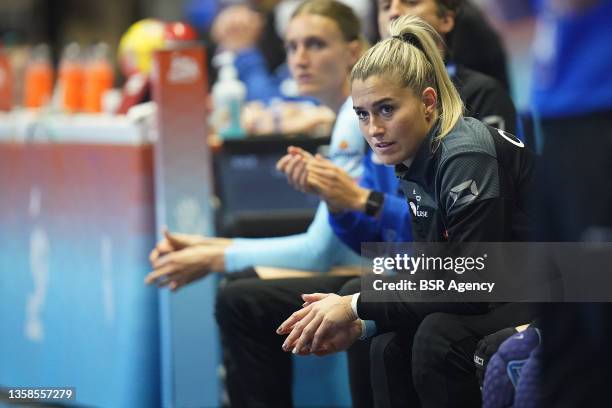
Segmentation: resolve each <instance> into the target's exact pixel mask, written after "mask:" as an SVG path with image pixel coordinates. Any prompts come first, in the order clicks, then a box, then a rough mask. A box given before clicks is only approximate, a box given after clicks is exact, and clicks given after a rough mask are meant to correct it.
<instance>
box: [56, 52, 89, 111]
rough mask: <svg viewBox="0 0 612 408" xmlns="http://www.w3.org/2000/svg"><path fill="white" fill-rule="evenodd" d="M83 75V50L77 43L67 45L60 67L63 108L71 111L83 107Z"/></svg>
mask: <svg viewBox="0 0 612 408" xmlns="http://www.w3.org/2000/svg"><path fill="white" fill-rule="evenodd" d="M83 76H84V69H83V64H82V62H81V50H80V47H79V45H78V44H77V43H71V44H68V46H66V48H65V49H64V53H63V55H62V60H61V61H60V69H59V78H58V86H59V102H60V107H61V109H62V110H64V111H66V112H70V113H74V112H79V111H81V110H82V108H83Z"/></svg>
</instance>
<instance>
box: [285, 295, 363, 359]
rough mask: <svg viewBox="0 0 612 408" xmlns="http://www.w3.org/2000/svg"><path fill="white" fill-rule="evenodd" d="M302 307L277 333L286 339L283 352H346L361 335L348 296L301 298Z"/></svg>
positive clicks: (319, 353)
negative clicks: (283, 335)
mask: <svg viewBox="0 0 612 408" xmlns="http://www.w3.org/2000/svg"><path fill="white" fill-rule="evenodd" d="M302 299H303V300H304V302H305V303H304V307H303V308H302V309H300V310H298V311H296V312H295V313H293V314H292V315H291V316H290V317H289V318H288V319H287V320H285V321H284V322H283V323H282V324H281V325H280V327H279V328H278V329H277V331H276V332H277V333H278V334H281V335H282V334H287V333H289V336H288V337H287V339H286V340H285V342H284V344H283V350H285V351H292V352H293V353H295V354H301V355H306V354H316V355H319V356H322V355H326V354H331V353H335V352H338V351H341V350H346V349H347V348H348V347H350V345H351V344H353V343H354V342H355V340H357V339H358V338H359V336H360V335H361V321H360V320H359V319H357V318H356V316H355V314H354V313H353V310H352V308H351V296H338V295H335V294H331V293H328V294H323V293H313V294H307V295H302Z"/></svg>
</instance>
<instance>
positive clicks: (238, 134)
mask: <svg viewBox="0 0 612 408" xmlns="http://www.w3.org/2000/svg"><path fill="white" fill-rule="evenodd" d="M214 62H215V65H217V66H218V67H219V77H218V79H217V82H215V84H214V85H213V88H212V97H213V103H214V111H213V116H212V118H211V121H212V125H213V126H214V127H215V128H216V130H217V133H218V134H219V136H220V137H221V138H222V139H237V138H242V137H244V136H245V132H244V129H243V128H242V126H241V124H240V113H241V111H242V106H243V105H244V101H245V99H246V92H247V91H246V86H245V85H244V84H243V83H242V82H241V81H240V80H239V79H238V71H237V70H236V68H235V67H234V56H233V55H232V54H231V53H222V54H219V55H218V56H217V57H215V61H214Z"/></svg>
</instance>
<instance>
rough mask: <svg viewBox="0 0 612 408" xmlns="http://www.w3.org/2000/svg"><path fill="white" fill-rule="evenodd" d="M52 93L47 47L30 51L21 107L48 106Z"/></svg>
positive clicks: (41, 46) (50, 66)
mask: <svg viewBox="0 0 612 408" xmlns="http://www.w3.org/2000/svg"><path fill="white" fill-rule="evenodd" d="M52 92H53V66H52V65H51V57H50V51H49V46H48V45H45V44H40V45H37V46H36V47H34V48H33V49H32V52H31V54H30V60H29V62H28V65H27V66H26V70H25V75H24V91H23V106H25V107H26V108H40V107H43V106H45V105H46V104H48V103H49V102H50V100H51V94H52Z"/></svg>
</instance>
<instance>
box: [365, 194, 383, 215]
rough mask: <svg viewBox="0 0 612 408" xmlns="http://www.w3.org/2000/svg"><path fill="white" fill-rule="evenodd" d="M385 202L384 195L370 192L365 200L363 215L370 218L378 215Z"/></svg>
mask: <svg viewBox="0 0 612 408" xmlns="http://www.w3.org/2000/svg"><path fill="white" fill-rule="evenodd" d="M384 202H385V195H384V194H383V193H381V192H379V191H370V194H369V195H368V199H367V200H366V205H365V213H366V215H369V216H371V217H375V216H376V215H378V213H379V211H380V209H381V208H382V206H383V203H384Z"/></svg>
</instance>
